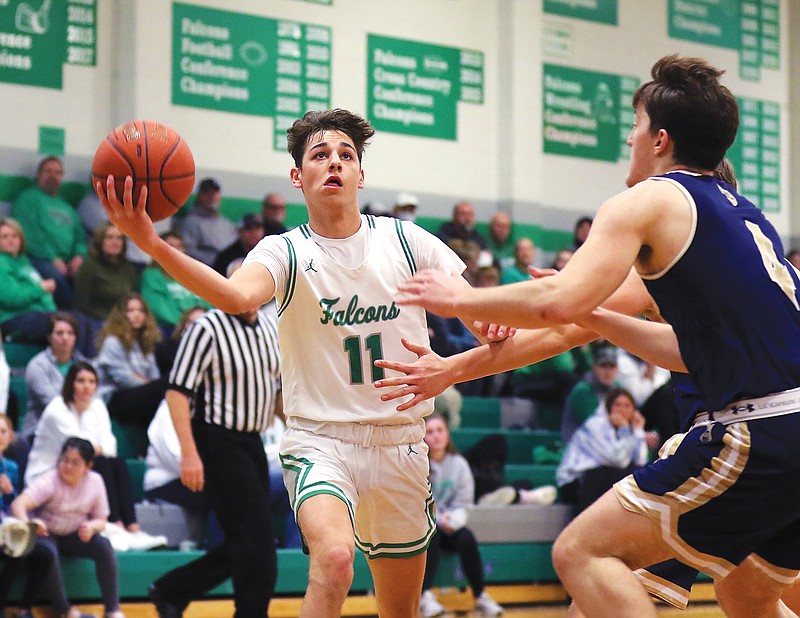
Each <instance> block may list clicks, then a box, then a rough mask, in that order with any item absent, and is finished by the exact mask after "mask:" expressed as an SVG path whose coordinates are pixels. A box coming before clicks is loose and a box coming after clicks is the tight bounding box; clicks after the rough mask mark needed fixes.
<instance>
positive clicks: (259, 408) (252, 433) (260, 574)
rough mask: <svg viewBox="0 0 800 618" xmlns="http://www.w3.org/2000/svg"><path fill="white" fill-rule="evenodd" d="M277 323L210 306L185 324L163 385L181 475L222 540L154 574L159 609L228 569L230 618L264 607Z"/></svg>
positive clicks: (261, 613)
mask: <svg viewBox="0 0 800 618" xmlns="http://www.w3.org/2000/svg"><path fill="white" fill-rule="evenodd" d="M278 359H279V357H278V335H277V326H276V322H275V320H274V319H273V318H270V317H266V316H265V315H264V314H263V312H259V311H251V312H248V313H244V314H241V315H228V314H226V313H223V312H222V311H220V310H218V309H212V310H211V311H209V312H208V313H206V314H205V315H204V316H202V317H201V318H199V319H198V320H196V321H195V322H194V323H193V324H192V325H190V326H189V328H188V329H187V330H186V332H185V333H184V335H183V337H182V338H181V342H180V345H179V347H178V353H177V356H176V358H175V363H174V365H173V367H172V372H171V373H170V376H169V390H168V391H167V394H166V399H167V403H168V404H169V409H170V414H171V416H172V422H173V423H174V425H175V429H176V431H177V434H178V439H179V440H180V444H181V482H182V483H183V484H184V485H186V487H188V488H189V489H191V490H192V491H203V490H205V491H206V493H207V495H208V498H209V502H210V504H211V508H212V509H213V511H214V513H215V514H216V516H217V518H218V519H219V523H220V526H221V528H222V531H223V532H224V535H225V540H224V542H223V544H222V545H220V546H218V547H214V548H212V549H209V550H208V551H207V552H206V554H205V555H203V556H202V557H200V558H198V559H197V560H194V561H192V562H190V563H188V564H186V565H184V566H181V567H178V568H176V569H174V570H172V571H170V572H168V573H166V574H164V575H163V576H161V577H160V578H159V579H157V580H156V581H155V582H154V583H153V584H152V585H151V586H150V589H149V595H150V599H151V600H152V601H153V603H154V604H155V606H156V610H157V611H158V615H159V618H176V617H180V616H182V615H183V611H184V609H185V608H186V606H187V605H188V604H189V603H190V602H191V601H192V599H197V598H200V597H201V596H202V595H203V594H204V593H205V592H207V591H208V590H211V589H212V588H214V587H216V586H217V585H219V584H221V583H222V582H223V581H225V580H226V579H227V578H228V577H232V578H233V591H234V592H233V597H234V603H235V605H236V613H235V616H236V618H250V617H256V616H257V617H258V618H264V617H265V616H266V615H267V607H268V606H269V601H270V597H271V596H272V592H273V590H274V588H275V578H276V575H277V565H276V554H275V542H274V536H273V529H272V512H271V508H270V496H269V472H268V470H267V459H266V455H265V453H264V446H263V444H262V441H261V437H260V435H259V434H260V432H262V431H264V430H265V429H266V428H267V426H268V424H269V419H270V413H271V411H272V410H273V408H274V407H275V406H276V405H280V403H281V401H280V371H279V360H278Z"/></svg>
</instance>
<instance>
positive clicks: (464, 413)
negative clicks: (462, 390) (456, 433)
mask: <svg viewBox="0 0 800 618" xmlns="http://www.w3.org/2000/svg"><path fill="white" fill-rule="evenodd" d="M500 416H501V414H500V399H499V398H498V397H464V402H463V405H462V406H461V427H486V428H493V429H500Z"/></svg>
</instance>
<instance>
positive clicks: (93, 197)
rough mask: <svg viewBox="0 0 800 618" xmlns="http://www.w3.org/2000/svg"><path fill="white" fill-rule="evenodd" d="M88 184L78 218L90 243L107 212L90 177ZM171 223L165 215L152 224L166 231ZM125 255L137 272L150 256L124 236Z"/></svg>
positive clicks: (103, 221) (139, 271)
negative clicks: (164, 217)
mask: <svg viewBox="0 0 800 618" xmlns="http://www.w3.org/2000/svg"><path fill="white" fill-rule="evenodd" d="M89 186H90V187H91V188H90V189H89V191H87V192H86V195H84V196H83V198H82V199H81V201H80V203H79V204H78V218H79V219H80V221H81V225H82V226H83V229H84V230H85V231H86V239H87V242H88V243H90V244H91V241H92V237H93V236H94V231H95V229H97V227H98V226H100V225H101V224H102V223H106V222H107V221H108V214H107V213H106V209H105V208H103V204H101V203H100V198H99V197H97V193H95V192H94V187H93V186H92V182H91V179H90V180H89ZM183 211H184V209H181V210H179V211H178V212H183ZM171 224H172V218H171V217H167V218H166V219H162V220H161V221H157V222H156V223H154V224H153V225H154V227H155V228H156V231H158V232H166V231H167V230H169V228H170V226H171ZM125 256H126V257H127V259H128V261H129V262H130V263H131V264H133V267H134V268H135V269H136V272H138V273H141V272H142V270H144V268H145V266H147V264H149V263H150V256H149V255H147V254H146V253H145V252H144V251H142V250H141V249H140V248H139V247H137V246H136V243H134V242H133V241H131V240H130V239H129V238H127V237H126V238H125Z"/></svg>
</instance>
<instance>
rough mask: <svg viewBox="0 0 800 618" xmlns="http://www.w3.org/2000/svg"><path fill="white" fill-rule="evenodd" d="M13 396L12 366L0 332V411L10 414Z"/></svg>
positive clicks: (13, 423)
mask: <svg viewBox="0 0 800 618" xmlns="http://www.w3.org/2000/svg"><path fill="white" fill-rule="evenodd" d="M11 396H12V395H11V367H9V366H8V360H7V359H6V352H5V350H4V349H3V333H2V332H0V412H2V413H3V414H8V412H9V409H10V408H11ZM10 417H11V415H9V418H10ZM12 421H14V419H13V418H12ZM15 425H16V422H12V427H13V426H15Z"/></svg>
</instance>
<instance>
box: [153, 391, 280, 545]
mask: <svg viewBox="0 0 800 618" xmlns="http://www.w3.org/2000/svg"><path fill="white" fill-rule="evenodd" d="M147 439H148V441H149V443H150V444H149V445H148V447H147V456H146V457H145V465H146V468H145V473H144V492H145V493H144V495H145V497H146V498H147V499H148V500H149V501H150V502H168V503H170V504H176V505H178V506H180V507H181V508H183V509H184V510H185V511H186V514H187V515H188V517H187V523H188V524H189V525H188V527H189V538H190V540H192V541H194V542H195V543H196V544H197V546H198V547H204V546H205V543H206V528H207V526H208V516H209V513H210V511H211V506H210V505H209V502H208V496H207V494H206V492H205V491H192V490H191V489H189V488H188V487H186V485H184V484H183V483H182V482H181V443H180V440H178V434H177V433H176V432H175V425H173V423H172V417H171V416H170V413H169V406H168V405H167V402H166V401H162V402H161V405H160V406H159V407H158V411H157V412H156V415H155V416H154V417H153V420H152V422H151V423H150V426H149V427H148V428H147ZM278 470H279V471H280V468H278ZM282 484H283V481H281V485H282Z"/></svg>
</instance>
